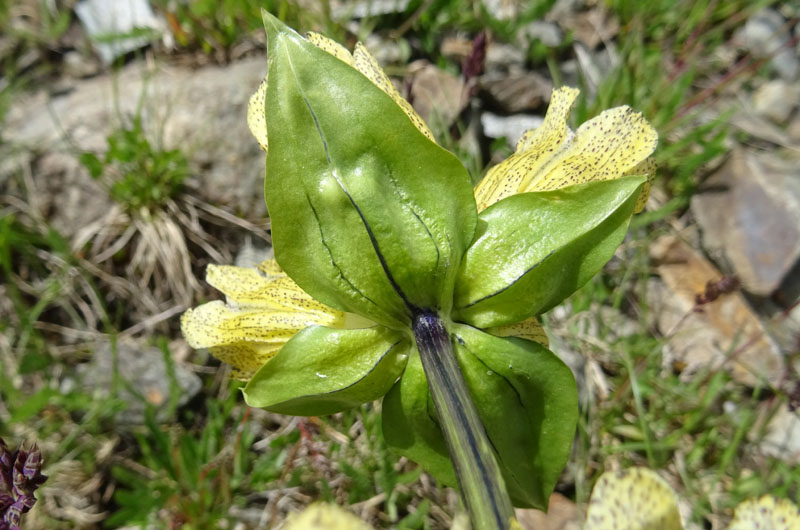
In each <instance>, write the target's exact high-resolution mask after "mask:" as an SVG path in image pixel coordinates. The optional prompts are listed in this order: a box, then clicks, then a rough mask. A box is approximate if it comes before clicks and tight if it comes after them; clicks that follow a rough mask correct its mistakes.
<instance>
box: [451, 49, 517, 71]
mask: <svg viewBox="0 0 800 530" xmlns="http://www.w3.org/2000/svg"><path fill="white" fill-rule="evenodd" d="M470 46H471V45H470ZM470 50H471V48H470ZM470 50H468V51H467V54H469V51H470ZM465 56H466V54H465ZM524 64H525V51H524V50H523V49H522V48H521V47H520V46H514V45H512V44H505V43H502V42H490V43H489V45H488V46H487V48H486V71H487V72H492V71H498V70H499V71H503V72H506V71H508V70H509V69H512V68H522V66H523V65H524Z"/></svg>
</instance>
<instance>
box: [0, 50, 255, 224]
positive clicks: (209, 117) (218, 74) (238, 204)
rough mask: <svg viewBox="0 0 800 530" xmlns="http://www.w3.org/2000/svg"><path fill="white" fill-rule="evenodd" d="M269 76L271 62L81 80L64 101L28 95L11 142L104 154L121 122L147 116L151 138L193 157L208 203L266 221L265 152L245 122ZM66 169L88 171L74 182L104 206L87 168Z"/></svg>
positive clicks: (7, 131)
mask: <svg viewBox="0 0 800 530" xmlns="http://www.w3.org/2000/svg"><path fill="white" fill-rule="evenodd" d="M265 71H266V60H265V59H264V58H250V59H245V60H242V61H239V62H237V63H234V64H232V65H230V66H226V67H218V66H209V67H205V68H202V69H199V70H194V71H190V70H184V69H179V68H170V67H166V66H161V67H160V68H159V69H158V70H157V71H155V72H147V71H145V69H144V67H143V66H142V65H141V63H138V64H134V65H131V66H129V67H127V68H125V69H123V70H122V71H121V72H120V73H119V74H116V77H115V78H111V77H97V78H92V79H87V80H79V81H77V82H75V84H74V89H73V90H72V91H70V92H68V93H66V94H63V95H58V96H53V97H51V96H49V95H48V94H47V93H46V92H45V91H44V90H41V91H39V92H37V93H34V94H29V95H27V96H26V97H25V98H22V99H21V100H20V101H19V103H18V104H17V105H15V106H14V107H13V108H12V109H11V110H10V112H9V114H8V116H7V118H6V121H5V123H4V127H3V139H4V141H5V142H7V143H9V144H11V145H13V146H14V147H15V148H16V150H17V152H18V153H25V152H27V153H41V152H50V151H53V152H59V153H72V152H74V148H75V147H77V148H78V149H80V150H87V151H95V152H99V153H102V152H103V151H105V149H106V145H107V144H106V138H107V136H108V134H109V133H110V132H111V131H112V130H114V129H115V128H116V127H119V123H120V120H119V116H123V117H125V119H129V118H130V116H133V115H135V114H136V113H137V112H141V116H142V119H143V124H144V127H145V130H146V131H147V133H148V136H149V138H151V139H152V140H154V141H156V140H158V139H160V140H161V142H162V145H163V147H164V148H166V149H174V148H178V149H180V150H181V151H182V152H183V153H185V154H186V155H187V156H188V158H189V161H190V164H191V167H192V168H193V169H194V173H195V176H194V177H193V178H194V179H196V182H197V184H198V186H197V187H198V189H199V190H200V193H202V194H203V197H202V198H204V199H206V200H208V201H209V202H211V203H213V204H218V205H227V206H228V207H230V208H232V209H234V210H236V211H238V212H245V213H246V214H247V216H248V217H251V218H252V217H261V216H264V215H265V214H266V206H265V204H264V192H263V181H264V153H263V152H262V151H261V149H260V148H259V147H258V144H257V143H256V142H255V140H254V139H253V138H252V136H251V134H250V131H249V130H248V128H247V123H246V119H245V117H246V112H247V102H248V99H249V97H250V95H251V94H252V93H253V92H254V91H255V89H256V87H257V86H258V84H259V83H260V81H261V78H262V77H263V75H264V72H265ZM115 86H116V87H117V89H116V90H117V92H116V93H115V88H114V87H115ZM140 102H141V104H142V108H141V110H137V107H138V105H139V104H140ZM65 134H66V135H68V137H69V141H68V140H67V138H65ZM27 156H28V157H29V158H30V155H27ZM66 158H68V157H65V158H64V160H65V163H66ZM20 162H24V161H23V160H20ZM51 169H53V170H55V171H57V170H58V168H51ZM64 170H65V171H66V170H69V171H80V175H79V176H76V177H75V179H74V180H75V182H74V184H75V185H74V188H75V190H76V191H75V192H76V193H79V194H80V195H81V198H80V202H82V203H83V204H85V205H90V204H93V203H95V202H97V201H98V200H102V197H101V195H99V194H98V193H97V191H96V190H95V189H94V188H93V187H92V185H91V182H92V181H91V179H90V178H89V176H88V174H86V172H83V171H82V169H81V168H78V169H75V168H74V167H73V166H72V165H70V167H68V168H64ZM54 207H55V208H56V209H57V210H60V209H65V208H66V207H67V206H65V205H61V204H59V203H56V204H55V205H54ZM69 207H70V208H72V206H69ZM66 235H70V234H66Z"/></svg>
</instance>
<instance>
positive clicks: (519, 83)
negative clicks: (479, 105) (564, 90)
mask: <svg viewBox="0 0 800 530" xmlns="http://www.w3.org/2000/svg"><path fill="white" fill-rule="evenodd" d="M481 88H482V89H483V90H484V91H485V92H487V93H488V94H489V96H490V97H491V98H492V100H493V101H494V102H495V103H496V104H497V105H498V106H499V107H500V108H501V109H502V110H503V111H505V112H508V113H516V112H524V111H531V110H537V109H540V108H542V107H544V105H545V104H546V103H547V102H548V101H549V100H550V93H551V92H552V91H553V82H552V81H550V80H549V79H547V78H546V77H544V76H542V75H539V74H537V73H536V72H518V73H509V74H506V73H502V72H498V71H494V72H489V73H487V74H486V75H484V76H483V77H481Z"/></svg>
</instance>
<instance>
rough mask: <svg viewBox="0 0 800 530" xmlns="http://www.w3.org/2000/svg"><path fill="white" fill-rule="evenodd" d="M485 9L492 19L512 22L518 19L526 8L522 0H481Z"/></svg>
mask: <svg viewBox="0 0 800 530" xmlns="http://www.w3.org/2000/svg"><path fill="white" fill-rule="evenodd" d="M481 3H482V4H483V7H484V8H486V11H487V12H488V13H489V15H490V16H491V17H492V18H495V19H497V20H511V19H512V18H515V17H517V16H518V15H519V14H520V13H521V12H522V8H523V6H524V2H522V1H521V0H481Z"/></svg>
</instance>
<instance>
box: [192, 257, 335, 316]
mask: <svg viewBox="0 0 800 530" xmlns="http://www.w3.org/2000/svg"><path fill="white" fill-rule="evenodd" d="M274 267H277V263H275V260H266V261H265V262H263V263H262V264H261V265H259V266H258V268H257V269H254V268H249V267H234V266H231V265H209V266H208V269H207V270H206V281H207V282H208V283H209V284H211V285H212V286H213V287H215V288H216V289H218V290H219V291H221V292H222V293H224V294H225V296H227V297H228V304H230V305H231V306H232V307H235V308H239V309H246V308H256V309H259V308H260V309H270V310H278V311H285V310H289V311H302V312H306V313H310V314H320V315H328V314H331V312H332V311H334V310H333V309H331V308H330V307H328V306H326V305H325V304H322V303H320V302H318V301H316V300H315V299H313V298H311V296H309V295H308V294H307V293H306V292H305V291H303V290H302V289H301V288H300V286H299V285H297V284H296V283H294V281H292V279H291V278H289V277H288V276H287V275H286V274H285V273H284V272H283V271H281V270H280V269H277V270H276V269H275V268H274ZM267 271H272V272H267ZM336 314H341V313H340V312H338V311H337V312H336Z"/></svg>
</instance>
